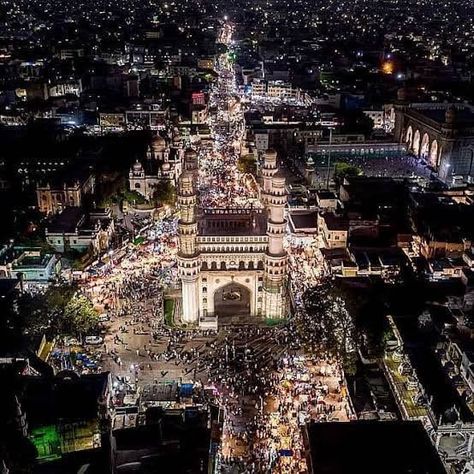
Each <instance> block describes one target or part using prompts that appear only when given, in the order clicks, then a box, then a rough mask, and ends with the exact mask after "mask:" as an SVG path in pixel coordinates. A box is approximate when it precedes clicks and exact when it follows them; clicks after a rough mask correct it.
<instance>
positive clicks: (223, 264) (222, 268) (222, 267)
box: [221, 262, 227, 270]
mask: <svg viewBox="0 0 474 474" xmlns="http://www.w3.org/2000/svg"><path fill="white" fill-rule="evenodd" d="M226 268H227V266H226V263H225V262H221V270H225V269H226Z"/></svg>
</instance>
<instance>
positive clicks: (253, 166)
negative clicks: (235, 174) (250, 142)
mask: <svg viewBox="0 0 474 474" xmlns="http://www.w3.org/2000/svg"><path fill="white" fill-rule="evenodd" d="M237 167H238V169H239V171H240V172H242V173H250V174H253V175H255V173H256V172H257V162H256V161H255V158H254V156H253V155H250V154H249V155H244V156H241V157H240V158H239V160H238V162H237Z"/></svg>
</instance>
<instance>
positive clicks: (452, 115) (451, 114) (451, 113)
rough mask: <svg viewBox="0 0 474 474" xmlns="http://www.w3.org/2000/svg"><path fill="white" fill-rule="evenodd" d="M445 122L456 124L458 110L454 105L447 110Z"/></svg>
mask: <svg viewBox="0 0 474 474" xmlns="http://www.w3.org/2000/svg"><path fill="white" fill-rule="evenodd" d="M444 121H445V122H446V123H450V124H452V123H454V122H455V121H456V108H455V107H454V105H450V106H449V107H448V108H447V109H446V114H445V116H444Z"/></svg>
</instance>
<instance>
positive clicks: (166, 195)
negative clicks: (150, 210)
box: [153, 181, 176, 206]
mask: <svg viewBox="0 0 474 474" xmlns="http://www.w3.org/2000/svg"><path fill="white" fill-rule="evenodd" d="M153 200H154V202H155V204H157V205H158V204H167V205H168V206H173V205H174V203H175V202H176V189H175V187H174V186H173V184H172V183H171V182H170V181H161V182H160V183H159V184H158V186H157V189H156V191H155V192H154V193H153Z"/></svg>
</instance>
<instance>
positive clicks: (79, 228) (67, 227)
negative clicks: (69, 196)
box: [45, 207, 115, 255]
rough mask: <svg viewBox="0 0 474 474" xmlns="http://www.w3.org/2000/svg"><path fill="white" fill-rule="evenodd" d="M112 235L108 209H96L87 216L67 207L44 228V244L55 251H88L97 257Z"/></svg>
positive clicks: (106, 246) (112, 224)
mask: <svg viewBox="0 0 474 474" xmlns="http://www.w3.org/2000/svg"><path fill="white" fill-rule="evenodd" d="M114 233H115V226H114V220H113V219H112V213H111V211H110V209H96V210H94V211H93V212H90V213H88V214H86V213H84V212H83V211H82V210H81V209H79V208H77V207H68V208H66V209H64V210H63V211H62V212H61V214H59V215H57V216H55V217H54V219H53V220H52V221H51V222H50V223H49V224H48V225H47V226H46V231H45V236H46V241H47V242H48V244H49V245H51V247H53V248H54V249H55V250H57V251H58V252H67V251H69V250H75V251H77V252H84V251H86V250H89V249H91V250H92V253H93V254H95V255H97V254H100V253H101V252H103V251H104V250H107V249H108V248H109V246H110V244H111V242H112V238H113V236H114Z"/></svg>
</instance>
